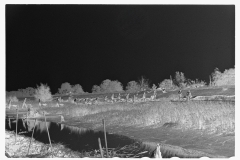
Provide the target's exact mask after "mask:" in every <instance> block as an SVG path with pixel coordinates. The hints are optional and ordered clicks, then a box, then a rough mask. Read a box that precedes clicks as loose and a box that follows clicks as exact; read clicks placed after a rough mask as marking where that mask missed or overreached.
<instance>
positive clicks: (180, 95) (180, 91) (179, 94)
mask: <svg viewBox="0 0 240 160" xmlns="http://www.w3.org/2000/svg"><path fill="white" fill-rule="evenodd" d="M178 97H179V100H181V99H182V90H181V89H180V90H179V91H178Z"/></svg>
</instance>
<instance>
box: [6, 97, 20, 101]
mask: <svg viewBox="0 0 240 160" xmlns="http://www.w3.org/2000/svg"><path fill="white" fill-rule="evenodd" d="M10 100H11V102H18V98H17V97H16V96H9V97H7V99H6V101H7V102H9V101H10Z"/></svg>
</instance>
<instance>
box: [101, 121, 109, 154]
mask: <svg viewBox="0 0 240 160" xmlns="http://www.w3.org/2000/svg"><path fill="white" fill-rule="evenodd" d="M102 121H103V131H104V138H105V145H106V152H107V158H108V147H107V136H106V127H105V120H104V119H103V120H102Z"/></svg>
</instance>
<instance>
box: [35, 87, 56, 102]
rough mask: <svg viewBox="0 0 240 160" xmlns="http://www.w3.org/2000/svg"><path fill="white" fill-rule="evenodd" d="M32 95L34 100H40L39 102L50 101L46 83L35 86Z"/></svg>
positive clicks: (50, 95) (50, 97)
mask: <svg viewBox="0 0 240 160" xmlns="http://www.w3.org/2000/svg"><path fill="white" fill-rule="evenodd" d="M34 97H35V98H36V100H40V101H41V102H46V101H51V100H52V94H51V92H50V88H49V87H48V86H47V84H46V85H44V84H41V85H40V86H37V89H36V90H35V95H34Z"/></svg>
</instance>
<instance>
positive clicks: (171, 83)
mask: <svg viewBox="0 0 240 160" xmlns="http://www.w3.org/2000/svg"><path fill="white" fill-rule="evenodd" d="M170 80H171V87H172V76H171V75H170Z"/></svg>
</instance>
